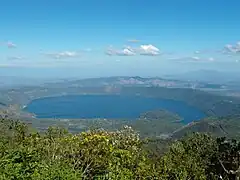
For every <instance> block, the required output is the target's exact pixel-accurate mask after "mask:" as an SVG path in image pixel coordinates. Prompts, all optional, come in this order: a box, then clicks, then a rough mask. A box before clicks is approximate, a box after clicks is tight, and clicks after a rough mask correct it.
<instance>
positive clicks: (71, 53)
mask: <svg viewBox="0 0 240 180" xmlns="http://www.w3.org/2000/svg"><path fill="white" fill-rule="evenodd" d="M45 55H46V56H48V57H50V58H54V59H66V58H76V57H78V56H79V54H78V53H77V52H74V51H63V52H58V53H45Z"/></svg>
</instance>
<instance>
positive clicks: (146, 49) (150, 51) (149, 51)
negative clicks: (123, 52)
mask: <svg viewBox="0 0 240 180" xmlns="http://www.w3.org/2000/svg"><path fill="white" fill-rule="evenodd" d="M139 52H140V55H146V56H156V55H159V54H160V50H159V49H158V48H157V47H155V46H153V45H151V44H148V45H141V46H140V49H139Z"/></svg>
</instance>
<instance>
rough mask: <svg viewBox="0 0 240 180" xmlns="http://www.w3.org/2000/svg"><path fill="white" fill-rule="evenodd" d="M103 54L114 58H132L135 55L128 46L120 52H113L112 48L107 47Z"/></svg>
mask: <svg viewBox="0 0 240 180" xmlns="http://www.w3.org/2000/svg"><path fill="white" fill-rule="evenodd" d="M105 53H106V54H107V55H109V56H113V55H115V56H134V55H136V53H135V52H134V50H133V49H132V48H131V47H129V46H127V47H125V48H123V49H121V50H114V49H113V48H112V47H109V48H108V49H107V50H106V52H105Z"/></svg>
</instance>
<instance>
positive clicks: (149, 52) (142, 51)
mask: <svg viewBox="0 0 240 180" xmlns="http://www.w3.org/2000/svg"><path fill="white" fill-rule="evenodd" d="M105 54H107V55H109V56H113V55H116V56H134V55H144V56H157V55H160V50H159V49H158V48H157V47H155V46H153V45H151V44H149V45H141V46H140V47H136V48H133V47H131V46H124V47H123V48H122V49H121V50H115V49H113V48H112V47H109V48H108V49H107V50H106V51H105Z"/></svg>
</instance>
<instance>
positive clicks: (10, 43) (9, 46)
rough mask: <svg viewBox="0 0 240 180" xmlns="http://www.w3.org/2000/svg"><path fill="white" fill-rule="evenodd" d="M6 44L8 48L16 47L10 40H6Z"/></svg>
mask: <svg viewBox="0 0 240 180" xmlns="http://www.w3.org/2000/svg"><path fill="white" fill-rule="evenodd" d="M6 45H7V47H8V48H16V47H17V45H16V44H14V43H13V42H10V41H8V42H7V43H6Z"/></svg>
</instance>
